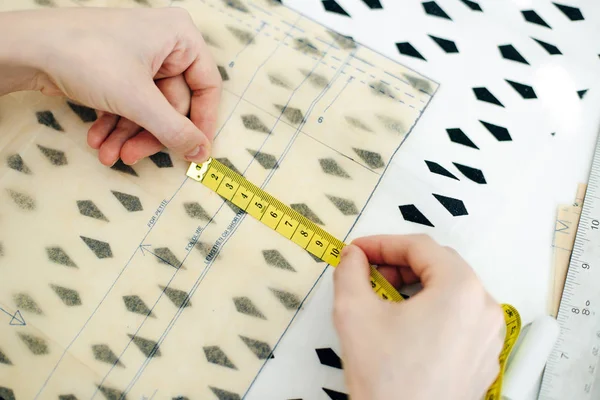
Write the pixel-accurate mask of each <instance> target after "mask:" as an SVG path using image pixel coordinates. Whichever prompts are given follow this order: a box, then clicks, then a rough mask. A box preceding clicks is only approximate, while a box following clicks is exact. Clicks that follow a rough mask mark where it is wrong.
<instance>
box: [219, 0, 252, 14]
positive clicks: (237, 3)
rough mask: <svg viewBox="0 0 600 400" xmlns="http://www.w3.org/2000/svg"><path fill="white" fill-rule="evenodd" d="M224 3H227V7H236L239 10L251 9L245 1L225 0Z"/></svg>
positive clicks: (247, 11)
mask: <svg viewBox="0 0 600 400" xmlns="http://www.w3.org/2000/svg"><path fill="white" fill-rule="evenodd" d="M223 3H225V5H226V6H227V7H230V8H234V9H236V10H238V11H241V12H244V13H249V12H250V10H248V7H246V6H245V5H244V3H242V2H241V1H240V0H223Z"/></svg>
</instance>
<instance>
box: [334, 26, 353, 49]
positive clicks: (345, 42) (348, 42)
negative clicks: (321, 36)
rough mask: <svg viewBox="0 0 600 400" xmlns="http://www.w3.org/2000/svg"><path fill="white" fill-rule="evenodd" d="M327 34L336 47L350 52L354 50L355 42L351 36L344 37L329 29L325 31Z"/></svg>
mask: <svg viewBox="0 0 600 400" xmlns="http://www.w3.org/2000/svg"><path fill="white" fill-rule="evenodd" d="M327 33H328V34H329V35H330V36H331V37H332V38H333V40H335V42H336V43H337V44H338V46H340V47H341V48H342V49H345V50H350V49H355V48H356V42H355V41H354V39H353V38H352V36H344V35H341V34H339V33H337V32H334V31H332V30H329V29H328V30H327Z"/></svg>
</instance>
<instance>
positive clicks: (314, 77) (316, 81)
mask: <svg viewBox="0 0 600 400" xmlns="http://www.w3.org/2000/svg"><path fill="white" fill-rule="evenodd" d="M300 72H302V74H304V76H306V78H307V79H308V81H309V82H310V83H311V84H312V85H313V86H316V87H317V88H320V89H322V88H324V87H326V86H327V85H329V80H328V79H327V78H326V77H324V76H323V75H321V74H317V73H316V72H314V71H309V70H307V69H304V68H301V69H300Z"/></svg>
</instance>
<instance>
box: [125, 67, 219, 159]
mask: <svg viewBox="0 0 600 400" xmlns="http://www.w3.org/2000/svg"><path fill="white" fill-rule="evenodd" d="M134 93H135V94H134V96H133V97H132V96H131V95H128V96H127V100H126V102H125V104H124V105H122V108H123V109H122V110H116V113H117V114H119V115H121V116H123V117H125V118H128V119H129V120H131V121H133V122H135V123H136V124H138V125H139V126H141V127H143V128H144V129H146V130H147V131H148V132H150V133H151V134H152V135H154V136H155V137H156V138H157V139H158V140H159V141H160V142H161V143H162V144H163V145H164V146H165V147H167V148H169V149H170V150H172V151H173V152H174V153H176V154H179V155H180V156H183V157H185V159H186V160H188V161H193V162H196V163H202V162H204V161H206V160H207V159H208V157H209V155H210V150H211V143H210V141H209V140H208V138H207V137H206V135H204V133H203V132H202V131H200V129H198V127H196V125H194V124H193V123H192V121H190V120H189V119H188V118H187V117H185V116H184V115H181V114H180V113H179V112H177V110H175V108H173V106H172V105H171V104H170V103H169V101H168V100H167V98H166V97H165V96H164V95H163V93H162V92H161V91H160V89H159V88H158V87H157V86H156V84H155V83H154V81H153V80H151V79H150V82H149V83H147V82H146V81H145V82H144V83H140V84H138V85H136V90H135V92H134ZM120 108H121V107H120Z"/></svg>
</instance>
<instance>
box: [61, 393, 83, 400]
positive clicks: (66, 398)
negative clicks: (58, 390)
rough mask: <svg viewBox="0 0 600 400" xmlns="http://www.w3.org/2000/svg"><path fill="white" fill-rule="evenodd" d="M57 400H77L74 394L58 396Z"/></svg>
mask: <svg viewBox="0 0 600 400" xmlns="http://www.w3.org/2000/svg"><path fill="white" fill-rule="evenodd" d="M58 400H78V399H77V397H75V395H74V394H60V395H58Z"/></svg>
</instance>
